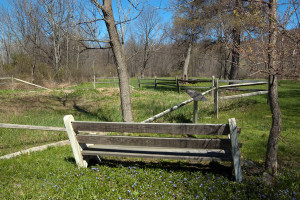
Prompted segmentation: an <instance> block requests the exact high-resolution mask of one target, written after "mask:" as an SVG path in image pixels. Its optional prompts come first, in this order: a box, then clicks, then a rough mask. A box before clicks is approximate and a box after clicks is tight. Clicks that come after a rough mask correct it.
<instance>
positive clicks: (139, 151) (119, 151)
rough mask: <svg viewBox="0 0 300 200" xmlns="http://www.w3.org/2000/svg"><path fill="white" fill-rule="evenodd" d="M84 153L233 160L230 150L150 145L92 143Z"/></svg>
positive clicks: (198, 159)
mask: <svg viewBox="0 0 300 200" xmlns="http://www.w3.org/2000/svg"><path fill="white" fill-rule="evenodd" d="M81 153H82V155H100V156H114V157H139V158H140V157H142V158H155V159H174V160H191V161H232V155H231V152H230V150H220V149H193V148H169V147H149V146H121V145H91V146H89V147H86V148H84V149H83V150H82V152H81Z"/></svg>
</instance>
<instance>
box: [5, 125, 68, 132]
mask: <svg viewBox="0 0 300 200" xmlns="http://www.w3.org/2000/svg"><path fill="white" fill-rule="evenodd" d="M0 128H13V129H27V130H41V131H66V129H65V128H62V127H51V126H33V125H22V124H5V123H0Z"/></svg>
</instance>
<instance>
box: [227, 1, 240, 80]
mask: <svg viewBox="0 0 300 200" xmlns="http://www.w3.org/2000/svg"><path fill="white" fill-rule="evenodd" d="M240 8H241V2H240V0H235V2H234V9H233V13H234V15H233V16H235V17H234V19H233V21H234V22H233V28H232V33H231V40H232V50H231V54H232V56H231V68H230V74H229V79H230V80H236V79H238V72H239V67H240V66H239V64H240V44H241V25H240V22H239V21H240V20H239V18H238V17H236V16H238V15H239V13H240Z"/></svg>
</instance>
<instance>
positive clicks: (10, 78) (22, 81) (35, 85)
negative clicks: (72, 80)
mask: <svg viewBox="0 0 300 200" xmlns="http://www.w3.org/2000/svg"><path fill="white" fill-rule="evenodd" d="M0 81H9V82H0V85H3V84H10V85H11V90H14V89H15V82H16V81H17V82H21V83H23V84H26V85H31V86H34V87H38V88H41V89H46V90H50V89H49V88H46V87H43V86H40V85H37V84H34V83H30V82H28V81H24V80H22V79H18V78H14V77H13V76H12V77H0Z"/></svg>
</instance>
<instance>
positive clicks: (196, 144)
mask: <svg viewBox="0 0 300 200" xmlns="http://www.w3.org/2000/svg"><path fill="white" fill-rule="evenodd" d="M76 138H77V141H78V142H79V143H91V144H102V145H123V146H141V147H143V146H148V147H150V146H151V147H173V148H190V149H200V148H202V149H230V148H231V142H230V139H196V138H162V137H132V136H107V135H106V136H103V135H102V136H100V135H85V134H79V135H77V136H76Z"/></svg>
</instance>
